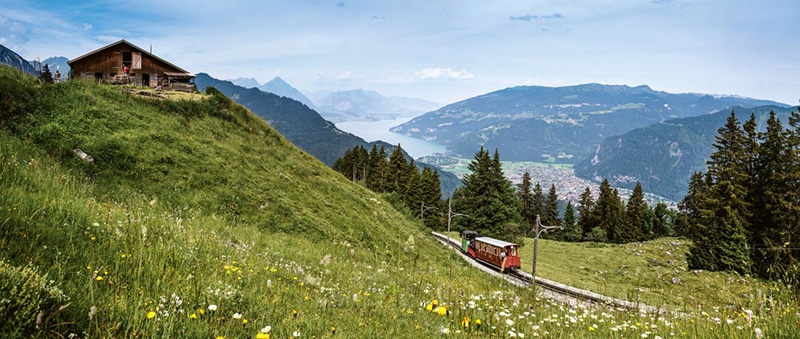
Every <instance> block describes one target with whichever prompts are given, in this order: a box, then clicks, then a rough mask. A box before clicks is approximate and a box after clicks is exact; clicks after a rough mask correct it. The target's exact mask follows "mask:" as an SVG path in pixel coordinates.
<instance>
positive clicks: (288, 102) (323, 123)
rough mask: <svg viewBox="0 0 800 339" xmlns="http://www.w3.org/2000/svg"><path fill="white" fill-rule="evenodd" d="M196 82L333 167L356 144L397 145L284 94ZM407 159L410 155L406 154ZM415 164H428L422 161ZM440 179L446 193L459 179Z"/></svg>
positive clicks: (200, 78)
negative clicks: (350, 128) (368, 136)
mask: <svg viewBox="0 0 800 339" xmlns="http://www.w3.org/2000/svg"><path fill="white" fill-rule="evenodd" d="M195 83H196V85H197V88H198V89H200V90H203V89H205V88H206V87H208V86H213V87H215V88H216V89H217V90H219V91H220V92H222V93H224V94H225V95H227V96H228V97H230V98H233V99H234V100H235V101H236V102H238V103H239V104H241V105H243V106H245V107H247V108H248V109H250V110H251V111H252V112H253V113H255V114H256V115H258V116H260V117H261V118H262V119H264V120H265V121H267V123H269V124H270V126H272V127H273V128H275V129H276V130H277V131H278V132H280V133H281V134H282V135H283V136H284V137H286V139H288V140H289V141H291V142H292V143H293V144H295V145H297V146H298V147H300V148H302V149H303V150H304V151H306V152H308V153H309V154H311V155H313V156H314V157H316V158H317V159H320V161H322V162H324V163H325V164H326V165H328V166H333V163H334V162H336V159H338V158H340V157H341V156H342V155H344V152H345V151H347V150H348V149H352V148H354V147H355V146H363V147H364V148H366V149H368V150H369V149H372V145H377V146H378V148H380V147H384V148H385V149H386V152H387V153H389V154H390V153H391V152H392V150H394V148H395V147H396V145H390V144H387V143H385V142H382V141H376V142H367V141H365V140H364V139H361V138H359V137H358V136H355V135H353V134H350V133H347V132H345V131H342V130H340V129H338V128H337V127H336V126H335V125H334V124H333V123H331V122H329V121H327V120H325V119H323V118H322V117H321V116H320V115H319V114H318V113H317V112H315V111H314V110H312V109H310V108H309V107H308V106H306V105H303V104H302V103H300V102H298V101H295V100H292V99H289V98H286V97H280V96H278V95H276V94H273V93H267V92H263V91H261V90H259V89H256V88H250V89H245V88H243V87H240V86H236V85H234V84H233V83H231V82H230V81H224V80H217V79H214V78H212V77H211V76H209V75H208V74H205V73H200V74H198V75H197V79H195ZM406 158H409V156H408V155H406ZM418 165H420V166H429V165H426V164H422V163H420V164H418ZM439 180H440V182H441V186H442V187H441V188H442V193H443V194H445V195H449V194H450V193H452V192H453V191H454V190H455V189H456V188H457V187H458V186H460V185H461V180H459V179H458V178H457V177H456V176H455V175H454V174H452V173H448V172H445V171H442V170H439Z"/></svg>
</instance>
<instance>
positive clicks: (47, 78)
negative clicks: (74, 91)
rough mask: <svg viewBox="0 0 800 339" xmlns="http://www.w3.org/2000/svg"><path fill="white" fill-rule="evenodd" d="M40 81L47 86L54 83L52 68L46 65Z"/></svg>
mask: <svg viewBox="0 0 800 339" xmlns="http://www.w3.org/2000/svg"><path fill="white" fill-rule="evenodd" d="M39 79H41V80H42V82H44V83H46V84H52V83H53V74H52V73H50V66H48V65H47V64H44V67H42V74H40V75H39Z"/></svg>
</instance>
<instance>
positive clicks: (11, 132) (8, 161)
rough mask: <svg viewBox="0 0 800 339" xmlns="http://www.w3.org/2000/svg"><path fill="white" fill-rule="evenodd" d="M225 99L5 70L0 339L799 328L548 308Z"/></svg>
mask: <svg viewBox="0 0 800 339" xmlns="http://www.w3.org/2000/svg"><path fill="white" fill-rule="evenodd" d="M208 92H209V94H208V95H193V96H183V97H178V98H173V99H169V98H168V99H163V98H159V97H152V96H148V95H141V94H137V93H138V92H136V91H128V90H127V89H126V88H122V87H112V86H102V85H97V84H94V83H90V82H81V81H70V82H67V83H63V84H59V85H42V84H40V83H39V82H38V81H36V80H34V79H33V78H30V77H28V76H25V75H23V74H22V73H20V72H18V71H14V70H11V69H9V68H7V67H0V163H1V164H2V166H1V167H0V192H2V193H0V246H1V247H0V248H2V249H3V251H2V252H0V333H2V334H3V337H10V338H14V337H52V338H63V337H70V338H89V337H91V338H98V337H99V338H155V337H158V338H179V337H180V338H292V337H300V338H329V337H344V338H409V337H419V338H431V337H434V336H441V335H444V334H448V335H459V336H464V337H468V336H471V337H513V336H517V337H519V336H521V335H525V336H528V337H532V336H539V335H543V336H551V337H567V336H570V337H574V336H576V335H578V336H594V337H603V338H605V337H615V336H616V337H619V336H623V335H624V336H625V337H632V336H635V337H639V336H642V335H644V334H645V333H647V335H648V336H655V335H660V336H662V337H667V336H669V335H670V333H673V334H675V335H681V334H683V335H684V336H689V337H697V336H705V335H706V334H709V333H710V334H711V336H717V337H732V336H738V337H749V336H751V335H752V333H754V332H753V331H754V327H759V328H760V329H763V330H764V331H765V332H766V333H767V334H772V335H773V336H787V335H791V334H796V330H794V332H787V330H786V329H787V328H791V327H789V326H790V325H794V321H795V320H794V319H795V318H794V315H793V314H794V312H795V311H794V309H796V303H793V304H789V305H788V306H787V304H785V303H784V299H777V298H776V299H770V302H771V303H770V304H769V305H768V307H767V309H766V310H764V309H761V310H760V309H757V308H754V312H756V313H755V320H753V323H752V324H746V323H745V320H744V318H743V316H741V315H739V313H738V312H740V311H742V310H739V309H735V310H727V309H725V308H717V309H715V310H714V309H710V308H704V309H703V310H704V313H705V311H706V310H707V311H708V312H709V314H711V315H712V317H706V318H704V317H705V315H702V316H701V315H698V316H697V317H696V318H692V320H691V324H693V325H690V323H689V320H687V319H685V318H684V319H677V318H671V317H665V316H664V315H663V314H662V315H647V314H639V313H638V312H630V313H629V312H621V311H619V310H614V309H611V308H597V309H585V308H575V307H570V306H564V305H560V304H556V303H554V302H551V301H544V300H539V298H538V297H536V296H535V295H534V292H533V291H532V290H529V289H520V288H517V287H514V286H512V285H509V284H507V283H505V282H503V281H502V280H499V279H494V278H490V277H489V276H488V275H485V274H480V273H478V272H477V271H476V270H475V269H473V268H471V267H468V266H467V265H465V264H464V263H463V261H461V260H457V259H456V258H455V256H448V254H447V253H446V252H445V251H444V250H443V247H442V246H440V245H438V244H437V243H435V242H434V240H432V239H431V237H430V235H429V230H426V229H424V228H423V227H422V226H421V225H420V224H419V223H418V222H417V221H415V220H413V219H411V218H409V217H408V216H407V215H409V214H410V213H404V211H403V210H404V208H402V207H396V206H394V204H393V203H392V201H396V200H397V199H395V198H394V197H392V196H379V195H376V194H374V193H372V192H370V191H368V190H366V189H365V188H363V187H361V186H359V185H356V184H352V183H350V182H348V181H347V180H346V179H345V178H343V177H342V176H340V175H338V174H337V173H335V172H333V171H332V170H330V169H329V168H327V167H326V166H325V165H324V164H322V163H321V162H319V161H317V160H316V159H314V158H313V157H311V156H310V155H308V154H306V153H303V152H302V151H300V150H299V149H298V148H296V147H295V146H293V145H292V144H290V143H289V142H288V141H286V139H284V138H283V137H282V136H281V135H279V134H278V133H277V132H275V131H274V130H273V129H272V128H270V127H269V126H268V125H267V124H266V123H265V122H264V121H263V120H261V119H259V118H257V117H256V116H254V115H253V114H251V113H250V112H249V111H247V110H246V109H244V108H243V107H241V106H239V105H238V104H235V103H234V102H232V101H231V100H229V99H228V98H226V97H224V96H223V95H221V94H219V93H218V92H217V91H215V90H213V89H210V90H209V91H208ZM76 150H80V151H81V152H84V153H85V154H87V155H88V156H91V161H89V160H88V159H89V158H88V157H81V156H78V155H77V153H78V152H77V151H76ZM542 255H543V256H542V261H543V262H547V261H548V258H547V257H546V256H545V254H544V253H543V254H542ZM571 259H575V258H571ZM775 295H778V294H775ZM772 296H773V294H770V298H771V297H772ZM778 296H780V295H778ZM762 300H764V298H763V297H762V296H760V295H759V297H758V298H756V299H755V302H753V304H754V305H755V304H756V303H758V302H759V301H762ZM791 307H795V308H794V309H792V308H791ZM790 310H791V311H790ZM715 317H721V319H722V322H721V323H720V322H719V321H714V318H715ZM695 319H696V321H695ZM726 319H731V322H727V321H726ZM479 320H480V325H479ZM465 325H468V326H465Z"/></svg>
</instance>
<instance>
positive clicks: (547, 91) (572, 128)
mask: <svg viewBox="0 0 800 339" xmlns="http://www.w3.org/2000/svg"><path fill="white" fill-rule="evenodd" d="M768 104H775V105H781V104H779V103H775V102H770V101H765V100H756V99H749V98H741V97H734V96H711V95H703V94H671V93H666V92H660V91H654V90H652V89H650V88H649V87H647V86H638V87H628V86H616V85H600V84H586V85H578V86H567V87H539V86H523V87H513V88H507V89H504V90H500V91H496V92H492V93H488V94H485V95H481V96H478V97H474V98H471V99H467V100H464V101H461V102H457V103H454V104H451V105H447V106H445V107H442V108H440V109H438V110H436V111H433V112H429V113H426V114H424V115H422V116H420V117H417V118H414V119H412V120H411V121H409V122H407V123H405V124H402V125H400V126H397V127H395V128H393V129H392V131H393V132H397V133H403V134H406V135H409V136H412V137H416V138H421V139H426V140H435V141H437V142H439V143H442V144H445V145H447V146H448V150H450V151H452V152H454V153H456V154H459V155H462V156H465V155H469V154H472V153H474V152H475V150H476V149H478V148H480V146H481V145H483V146H485V147H488V148H489V149H494V148H499V150H500V152H501V154H503V157H504V158H505V159H507V160H511V161H546V162H563V163H575V162H578V161H580V160H582V159H583V158H584V157H586V156H587V155H589V154H591V151H592V150H593V148H594V146H595V145H596V144H598V143H600V142H601V141H602V140H603V139H605V138H606V137H609V136H612V135H618V134H622V133H625V132H627V131H630V130H632V129H634V128H639V127H644V126H647V125H650V124H654V123H658V122H661V121H663V120H667V119H672V118H680V117H689V116H698V115H704V114H708V113H711V112H715V111H718V110H721V109H725V108H727V107H731V106H736V105H739V106H742V107H754V106H760V105H768Z"/></svg>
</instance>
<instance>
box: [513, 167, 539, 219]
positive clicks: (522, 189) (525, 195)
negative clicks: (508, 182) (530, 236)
mask: <svg viewBox="0 0 800 339" xmlns="http://www.w3.org/2000/svg"><path fill="white" fill-rule="evenodd" d="M531 184H532V183H531V174H530V173H529V172H525V174H523V175H522V183H520V184H518V185H517V199H519V201H520V211H519V214H520V216H521V217H522V220H523V221H524V222H525V225H526V227H527V228H528V229H532V228H533V223H534V221H535V220H536V214H534V212H533V192H532V191H531Z"/></svg>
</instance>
